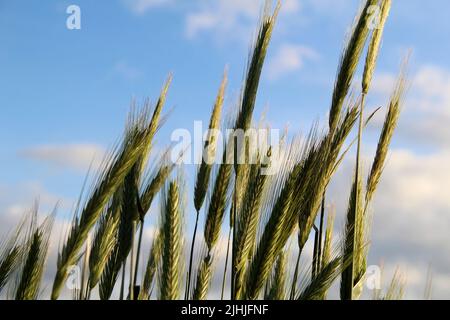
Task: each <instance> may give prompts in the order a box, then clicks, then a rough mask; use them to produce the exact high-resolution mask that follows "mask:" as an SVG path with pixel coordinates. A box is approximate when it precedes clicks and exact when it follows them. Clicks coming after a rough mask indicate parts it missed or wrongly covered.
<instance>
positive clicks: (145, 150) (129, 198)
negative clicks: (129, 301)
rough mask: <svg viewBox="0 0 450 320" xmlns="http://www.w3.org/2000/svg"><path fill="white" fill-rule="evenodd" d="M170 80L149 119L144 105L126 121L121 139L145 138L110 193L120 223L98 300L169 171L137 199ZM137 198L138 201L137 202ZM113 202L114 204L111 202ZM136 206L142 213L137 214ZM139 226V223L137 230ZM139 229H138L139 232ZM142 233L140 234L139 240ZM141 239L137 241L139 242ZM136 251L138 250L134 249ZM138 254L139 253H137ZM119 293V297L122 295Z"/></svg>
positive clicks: (105, 295) (110, 286)
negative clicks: (130, 165)
mask: <svg viewBox="0 0 450 320" xmlns="http://www.w3.org/2000/svg"><path fill="white" fill-rule="evenodd" d="M171 80H172V77H171V76H169V78H168V80H167V81H166V84H165V85H164V87H163V89H162V92H161V94H160V97H159V99H158V102H157V104H156V106H155V109H154V111H153V113H152V115H151V117H150V108H149V107H148V104H146V106H145V107H144V108H143V109H142V110H141V111H138V112H131V113H130V116H129V121H128V124H127V127H126V136H125V140H129V137H133V136H134V135H136V134H142V135H145V136H146V138H145V139H144V141H143V145H142V152H141V154H140V156H138V158H137V160H136V162H135V164H134V165H133V166H132V167H131V168H130V169H129V172H128V173H127V174H126V176H125V177H124V179H123V181H122V183H121V184H120V186H119V187H118V189H117V190H116V192H115V194H114V198H115V199H116V200H115V201H116V202H117V204H118V205H117V209H116V210H118V211H119V215H120V222H119V226H118V234H117V237H118V241H117V242H116V245H115V246H114V249H113V251H112V252H111V255H110V259H109V260H108V262H107V264H106V266H105V268H104V272H103V274H102V277H101V281H100V297H101V298H102V299H108V298H109V297H110V296H111V294H112V290H113V289H114V285H115V283H116V280H117V276H118V273H119V271H120V268H121V267H122V265H123V264H124V261H126V259H127V257H128V254H129V252H130V250H131V246H132V242H133V241H132V240H133V238H134V234H133V224H135V223H136V221H138V220H143V219H144V216H145V213H146V212H147V211H148V210H149V208H150V205H151V202H152V200H153V198H154V196H155V194H156V193H157V191H158V190H159V188H161V186H162V184H163V183H164V180H165V179H166V178H167V176H166V174H167V175H168V174H169V173H170V171H171V169H168V168H167V169H166V170H161V172H160V173H161V175H158V176H156V177H155V178H157V180H156V181H152V182H151V183H150V184H149V185H148V187H149V188H150V189H145V190H144V192H143V193H144V194H143V196H142V197H141V198H139V196H140V190H139V187H140V185H141V180H142V174H143V168H144V166H145V163H146V161H147V158H148V157H149V152H150V149H151V146H152V142H153V137H154V135H155V133H156V131H157V129H158V128H159V127H160V124H161V120H160V118H161V117H160V115H161V110H162V108H163V106H164V103H165V101H166V95H167V92H168V89H169V86H170V83H171ZM138 198H139V202H140V203H138ZM113 202H114V201H113ZM139 205H140V206H141V209H142V211H143V212H139V211H140V210H139ZM142 227H143V225H142V224H141V228H142ZM141 230H142V229H141ZM141 234H142V232H141V233H140V237H141ZM140 241H141V239H139V243H140ZM138 252H139V248H138ZM138 254H139V253H138ZM122 293H123V292H122V290H121V296H123V294H122Z"/></svg>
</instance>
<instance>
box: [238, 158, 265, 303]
mask: <svg viewBox="0 0 450 320" xmlns="http://www.w3.org/2000/svg"><path fill="white" fill-rule="evenodd" d="M266 167H267V165H263V164H255V165H251V170H250V174H249V182H248V184H247V188H246V189H247V190H245V192H244V197H243V202H242V208H241V212H240V214H239V215H238V221H237V223H236V233H235V237H236V238H235V239H234V241H233V246H234V252H235V255H234V260H233V262H232V266H233V272H234V273H235V277H234V278H235V291H236V293H235V294H236V298H240V297H241V294H242V292H241V289H242V286H243V285H244V275H245V269H246V267H247V261H248V257H249V256H250V251H251V250H252V248H253V247H254V246H255V241H256V235H257V227H258V221H259V217H260V213H261V206H262V202H263V197H264V195H265V191H266V186H267V182H268V180H269V177H268V176H267V175H266V174H265V173H264V169H265V168H266Z"/></svg>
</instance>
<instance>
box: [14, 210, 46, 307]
mask: <svg viewBox="0 0 450 320" xmlns="http://www.w3.org/2000/svg"><path fill="white" fill-rule="evenodd" d="M37 211H38V208H37V206H36V208H35V209H34V212H33V217H32V221H31V226H30V234H29V239H27V243H26V249H25V250H26V252H24V258H25V260H24V261H23V266H22V267H21V270H20V274H19V278H18V280H17V286H16V288H15V299H16V300H35V299H37V298H38V295H39V288H40V285H41V279H42V276H43V274H44V269H45V261H46V259H47V252H48V246H49V239H50V234H51V230H52V227H53V222H54V218H55V211H54V212H53V214H51V215H50V216H49V217H47V218H46V219H45V220H44V222H43V223H42V224H41V225H40V226H37V222H36V220H37Z"/></svg>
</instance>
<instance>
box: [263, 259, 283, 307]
mask: <svg viewBox="0 0 450 320" xmlns="http://www.w3.org/2000/svg"><path fill="white" fill-rule="evenodd" d="M286 264H287V257H286V254H285V253H284V252H282V253H280V254H279V255H278V258H277V262H276V264H275V268H274V270H273V274H272V278H271V279H270V280H269V281H268V282H267V289H266V293H265V295H264V300H284V299H286V272H287V270H286Z"/></svg>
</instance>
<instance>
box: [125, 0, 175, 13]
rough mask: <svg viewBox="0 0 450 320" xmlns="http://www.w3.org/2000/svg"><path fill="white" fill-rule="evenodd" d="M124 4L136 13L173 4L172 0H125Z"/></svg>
mask: <svg viewBox="0 0 450 320" xmlns="http://www.w3.org/2000/svg"><path fill="white" fill-rule="evenodd" d="M123 2H124V4H125V5H126V6H127V7H128V8H129V9H130V10H131V11H132V12H134V13H135V14H138V15H142V14H144V13H146V12H147V11H149V10H150V9H153V8H157V7H162V6H166V5H168V4H171V3H172V2H173V1H172V0H123Z"/></svg>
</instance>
